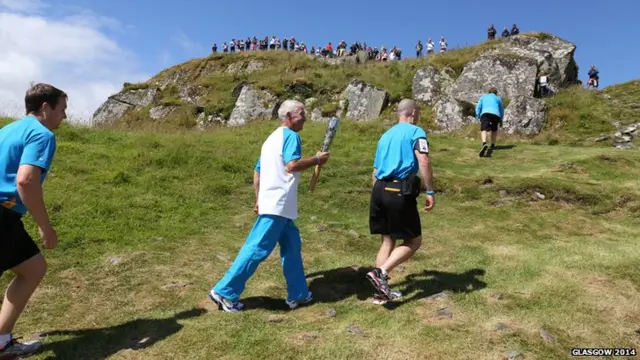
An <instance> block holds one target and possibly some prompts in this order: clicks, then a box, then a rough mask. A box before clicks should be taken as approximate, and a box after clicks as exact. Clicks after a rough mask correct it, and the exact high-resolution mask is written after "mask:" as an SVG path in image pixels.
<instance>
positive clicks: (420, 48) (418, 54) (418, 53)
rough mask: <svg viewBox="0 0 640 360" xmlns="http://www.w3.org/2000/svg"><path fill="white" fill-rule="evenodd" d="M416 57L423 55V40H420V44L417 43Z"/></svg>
mask: <svg viewBox="0 0 640 360" xmlns="http://www.w3.org/2000/svg"><path fill="white" fill-rule="evenodd" d="M416 57H417V58H419V57H422V41H420V40H418V45H416Z"/></svg>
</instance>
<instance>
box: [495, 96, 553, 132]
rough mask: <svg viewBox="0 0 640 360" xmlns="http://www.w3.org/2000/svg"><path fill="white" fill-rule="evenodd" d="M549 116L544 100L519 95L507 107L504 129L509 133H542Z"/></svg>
mask: <svg viewBox="0 0 640 360" xmlns="http://www.w3.org/2000/svg"><path fill="white" fill-rule="evenodd" d="M546 118H547V104H546V103H545V102H544V100H541V99H536V98H532V97H526V96H518V97H515V98H514V99H512V100H511V102H510V103H509V106H507V108H506V109H505V112H504V119H503V129H504V131H506V132H507V133H508V134H526V135H535V134H538V133H540V130H542V125H543V124H544V121H545V120H546Z"/></svg>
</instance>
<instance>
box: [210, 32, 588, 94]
mask: <svg viewBox="0 0 640 360" xmlns="http://www.w3.org/2000/svg"><path fill="white" fill-rule="evenodd" d="M497 33H498V31H497V30H496V28H495V25H494V24H491V25H490V26H489V29H487V39H488V40H495V39H496V35H497ZM518 34H520V29H519V28H518V25H517V24H513V26H512V27H511V30H509V29H507V27H506V26H505V27H504V29H503V30H502V34H501V36H502V38H508V37H510V36H515V35H518ZM438 46H439V52H440V53H444V52H446V51H447V49H448V43H447V40H446V39H445V37H444V36H442V37H441V38H440V41H439V42H438ZM425 47H426V55H430V54H434V53H436V43H435V42H434V41H433V39H431V38H429V39H428V40H427V41H426V43H425V45H423V44H422V41H421V40H418V43H417V44H416V47H415V51H416V58H421V57H422V56H423V53H424V50H425ZM211 50H212V52H213V53H217V52H218V51H219V50H220V51H221V52H222V53H235V52H243V51H268V50H284V51H292V52H304V53H309V54H311V55H314V56H317V57H323V58H340V57H344V56H353V55H356V54H358V53H359V52H361V51H364V52H365V54H366V55H365V56H366V58H367V60H369V61H383V62H386V61H396V60H402V49H400V48H399V47H397V46H395V45H394V46H393V47H392V48H391V49H387V47H386V46H384V45H382V46H381V47H380V48H378V47H377V46H375V47H371V46H367V43H366V42H358V41H354V42H353V43H352V44H351V45H349V44H348V43H347V42H346V41H345V40H341V41H340V42H339V43H338V44H337V46H335V47H334V46H333V44H332V43H331V42H329V43H328V44H327V45H325V46H317V47H316V46H312V47H311V49H309V48H308V47H307V45H306V44H305V43H304V42H303V41H298V40H296V38H295V37H293V36H290V37H287V36H285V37H283V38H280V37H278V36H271V38H269V36H265V37H264V38H261V39H258V38H257V37H256V36H253V37H247V38H246V39H242V38H238V39H235V38H234V39H231V41H229V42H228V43H227V42H224V43H223V44H222V48H221V49H219V48H218V44H217V43H216V44H213V47H212V48H211ZM588 75H589V80H588V83H587V87H594V88H598V83H599V77H598V70H596V68H595V66H592V67H591V68H590V69H589V72H588Z"/></svg>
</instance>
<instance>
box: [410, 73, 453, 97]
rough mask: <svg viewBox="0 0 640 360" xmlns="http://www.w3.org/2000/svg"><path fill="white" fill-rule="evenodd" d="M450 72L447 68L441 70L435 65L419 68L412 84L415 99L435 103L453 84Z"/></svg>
mask: <svg viewBox="0 0 640 360" xmlns="http://www.w3.org/2000/svg"><path fill="white" fill-rule="evenodd" d="M451 71H452V70H451ZM448 72H449V71H447V70H446V69H445V70H442V71H439V70H438V69H437V68H436V67H434V66H427V67H425V68H422V69H420V70H418V72H416V74H415V76H414V77H413V83H412V86H411V91H412V93H413V99H414V100H419V101H422V102H424V103H425V104H427V105H434V104H435V103H436V101H437V100H438V99H439V98H441V97H443V96H444V95H446V94H447V92H448V91H449V89H450V88H451V85H453V82H454V81H453V79H452V78H451V76H450V75H449V74H448Z"/></svg>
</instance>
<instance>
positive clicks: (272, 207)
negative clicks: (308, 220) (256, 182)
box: [255, 127, 302, 220]
mask: <svg viewBox="0 0 640 360" xmlns="http://www.w3.org/2000/svg"><path fill="white" fill-rule="evenodd" d="M301 152H302V141H301V140H300V135H298V133H296V132H295V131H293V130H291V129H289V128H286V127H279V128H277V129H276V130H275V131H274V132H272V133H271V135H269V137H268V138H267V140H265V142H264V144H262V150H261V151H260V158H259V159H258V163H257V164H256V167H255V170H256V171H258V172H259V173H260V188H259V190H258V214H259V215H278V216H282V217H285V218H287V219H292V220H293V219H295V218H297V217H298V182H299V179H300V172H299V171H296V172H293V173H290V172H288V171H287V163H289V162H290V161H292V160H297V159H300V157H301Z"/></svg>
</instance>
